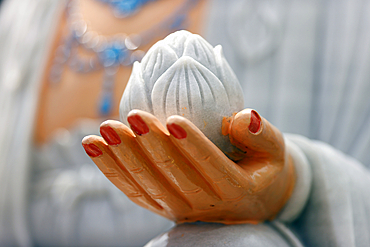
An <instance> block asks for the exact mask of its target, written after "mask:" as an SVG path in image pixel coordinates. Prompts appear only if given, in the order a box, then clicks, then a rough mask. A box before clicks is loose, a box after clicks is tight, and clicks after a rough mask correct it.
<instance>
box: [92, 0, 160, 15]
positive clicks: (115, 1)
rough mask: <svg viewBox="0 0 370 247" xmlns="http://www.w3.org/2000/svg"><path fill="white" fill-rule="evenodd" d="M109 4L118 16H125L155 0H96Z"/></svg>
mask: <svg viewBox="0 0 370 247" xmlns="http://www.w3.org/2000/svg"><path fill="white" fill-rule="evenodd" d="M97 1H99V2H102V3H106V4H109V5H110V6H111V7H112V8H113V13H114V15H115V16H116V17H118V18H125V17H128V16H131V15H133V14H135V13H136V12H137V11H139V10H140V8H141V7H142V6H143V5H145V4H146V3H148V2H153V1H155V0H97Z"/></svg>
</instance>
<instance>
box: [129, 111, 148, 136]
mask: <svg viewBox="0 0 370 247" xmlns="http://www.w3.org/2000/svg"><path fill="white" fill-rule="evenodd" d="M127 121H128V123H129V124H130V126H131V129H132V130H133V131H134V132H135V133H136V134H138V135H139V136H141V135H144V134H146V133H148V132H149V128H148V125H146V123H145V122H144V120H143V119H142V118H141V117H140V116H139V115H133V116H129V117H128V118H127Z"/></svg>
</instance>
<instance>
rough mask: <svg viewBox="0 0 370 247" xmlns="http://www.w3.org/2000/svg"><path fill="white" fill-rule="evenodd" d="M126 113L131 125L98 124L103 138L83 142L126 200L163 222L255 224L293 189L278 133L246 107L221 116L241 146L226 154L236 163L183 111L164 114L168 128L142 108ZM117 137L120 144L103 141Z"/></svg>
mask: <svg viewBox="0 0 370 247" xmlns="http://www.w3.org/2000/svg"><path fill="white" fill-rule="evenodd" d="M128 119H131V120H130V121H129V123H130V125H131V129H133V130H135V131H132V130H131V129H130V128H129V127H127V126H125V125H124V124H122V123H121V122H118V121H112V120H109V121H106V122H104V123H103V124H102V125H101V130H102V134H103V136H104V138H105V139H107V140H108V141H105V140H104V139H103V138H102V137H98V136H88V137H85V138H84V140H83V145H84V146H85V147H88V146H89V144H94V145H95V146H96V147H98V148H99V149H100V150H101V151H102V154H101V155H98V156H95V157H93V156H90V157H91V159H92V160H93V161H94V162H95V164H96V165H97V166H98V167H99V168H100V170H101V171H102V172H103V173H104V174H105V176H107V178H108V179H110V181H111V182H112V183H113V184H115V185H116V186H117V187H118V188H119V189H120V190H121V191H123V192H124V193H125V194H126V195H127V196H128V197H129V198H130V199H131V200H132V201H134V202H135V203H137V204H138V205H140V206H142V207H145V208H147V209H149V210H151V211H153V212H155V213H157V214H160V215H162V216H164V217H166V218H168V219H170V220H173V221H175V222H177V223H182V222H194V221H205V222H219V223H224V224H241V223H252V224H256V223H259V222H262V221H265V220H271V219H273V218H274V217H275V216H276V215H277V214H278V212H279V211H280V210H281V208H282V207H283V206H284V205H285V203H286V202H287V200H288V199H289V197H290V195H291V194H292V191H293V189H294V184H295V170H294V164H293V161H292V159H291V157H290V156H289V154H288V153H287V152H286V150H285V144H284V139H283V137H282V134H281V133H280V131H279V130H277V129H276V128H275V127H274V126H272V125H271V124H270V123H269V122H268V121H267V120H265V119H264V118H262V117H260V116H259V115H258V113H256V112H255V111H253V110H251V109H246V110H243V111H241V112H239V113H237V114H234V116H232V117H229V118H224V120H223V127H222V128H223V129H222V133H223V134H224V135H229V137H230V141H231V143H232V144H233V145H235V146H236V147H238V148H239V149H240V151H239V152H238V153H237V154H228V155H229V157H232V156H235V157H237V159H236V161H235V162H234V161H232V160H230V159H229V158H228V157H227V156H226V155H225V154H224V153H222V152H221V151H220V150H219V149H218V148H217V147H216V146H215V145H214V144H213V143H212V142H211V141H209V140H208V138H206V137H205V136H204V135H203V133H201V132H200V130H199V129H198V128H197V127H195V126H194V125H193V124H192V123H191V122H190V121H189V120H187V119H185V118H183V117H180V116H172V117H170V118H168V120H167V129H166V127H164V126H163V125H162V124H161V123H160V122H159V120H158V119H157V118H155V117H154V116H153V115H151V114H149V113H147V112H143V111H139V110H134V111H132V112H130V114H129V116H128ZM137 124H138V126H136V125H137ZM107 130H108V131H107ZM112 130H113V132H112ZM141 130H145V131H144V132H145V133H141V132H140V131H141ZM147 130H148V131H147ZM137 131H139V132H140V133H138V132H137ZM135 132H136V134H135ZM109 135H112V137H110V136H109ZM117 136H118V137H119V139H120V140H121V142H119V141H115V142H113V144H114V145H109V144H108V143H112V141H111V140H117ZM115 143H117V144H115ZM95 153H99V152H95Z"/></svg>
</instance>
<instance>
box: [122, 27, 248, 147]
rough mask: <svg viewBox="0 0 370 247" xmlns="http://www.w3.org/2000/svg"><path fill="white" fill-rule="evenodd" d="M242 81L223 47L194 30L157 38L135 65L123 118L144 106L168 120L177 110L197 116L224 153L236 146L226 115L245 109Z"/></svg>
mask: <svg viewBox="0 0 370 247" xmlns="http://www.w3.org/2000/svg"><path fill="white" fill-rule="evenodd" d="M243 106H244V99H243V93H242V89H241V86H240V84H239V81H238V79H237V78H236V76H235V74H234V72H233V71H232V69H231V68H230V66H229V64H228V63H227V61H226V60H225V58H224V56H223V53H222V47H221V46H216V47H214V48H213V47H212V46H211V45H210V44H209V43H208V42H207V41H205V40H204V39H203V38H202V37H200V36H199V35H196V34H192V33H190V32H188V31H178V32H175V33H172V34H170V35H169V36H167V37H166V38H165V39H164V40H161V41H159V42H157V43H156V44H155V45H153V47H152V48H151V49H150V50H149V51H148V53H147V54H146V55H145V56H144V58H143V60H142V62H141V63H139V62H137V63H135V64H134V68H133V71H132V74H131V77H130V80H129V82H128V85H127V87H126V90H125V92H124V94H123V96H122V99H121V105H120V115H121V120H122V121H123V122H124V123H127V119H126V117H127V114H128V113H129V112H130V111H131V110H133V109H140V110H144V111H148V112H150V113H152V114H154V115H155V116H156V117H157V118H158V119H159V120H160V121H161V122H162V124H164V125H165V124H166V119H167V118H168V117H170V116H172V115H180V116H183V117H185V118H187V119H189V120H191V121H192V122H193V123H194V124H195V125H196V126H197V127H198V128H199V129H200V130H201V131H202V132H203V133H204V134H205V135H206V136H207V137H208V138H209V139H210V140H211V141H212V142H213V143H215V144H216V145H217V146H218V147H219V148H220V149H221V150H223V151H224V152H230V151H232V148H234V147H232V146H231V144H230V142H229V139H228V137H227V136H223V135H222V133H221V124H222V118H223V117H227V116H231V115H232V114H233V113H234V112H239V111H240V110H242V109H243Z"/></svg>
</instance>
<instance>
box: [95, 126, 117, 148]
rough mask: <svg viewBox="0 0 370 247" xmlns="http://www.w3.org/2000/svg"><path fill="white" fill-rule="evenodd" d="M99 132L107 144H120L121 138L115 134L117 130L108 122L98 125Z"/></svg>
mask: <svg viewBox="0 0 370 247" xmlns="http://www.w3.org/2000/svg"><path fill="white" fill-rule="evenodd" d="M100 134H101V135H102V137H103V138H104V140H105V141H106V142H107V143H108V145H111V146H116V145H119V144H121V142H122V141H121V138H120V136H119V135H118V134H117V132H116V131H115V130H114V129H113V128H112V127H111V126H110V125H108V124H105V125H101V126H100Z"/></svg>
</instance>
